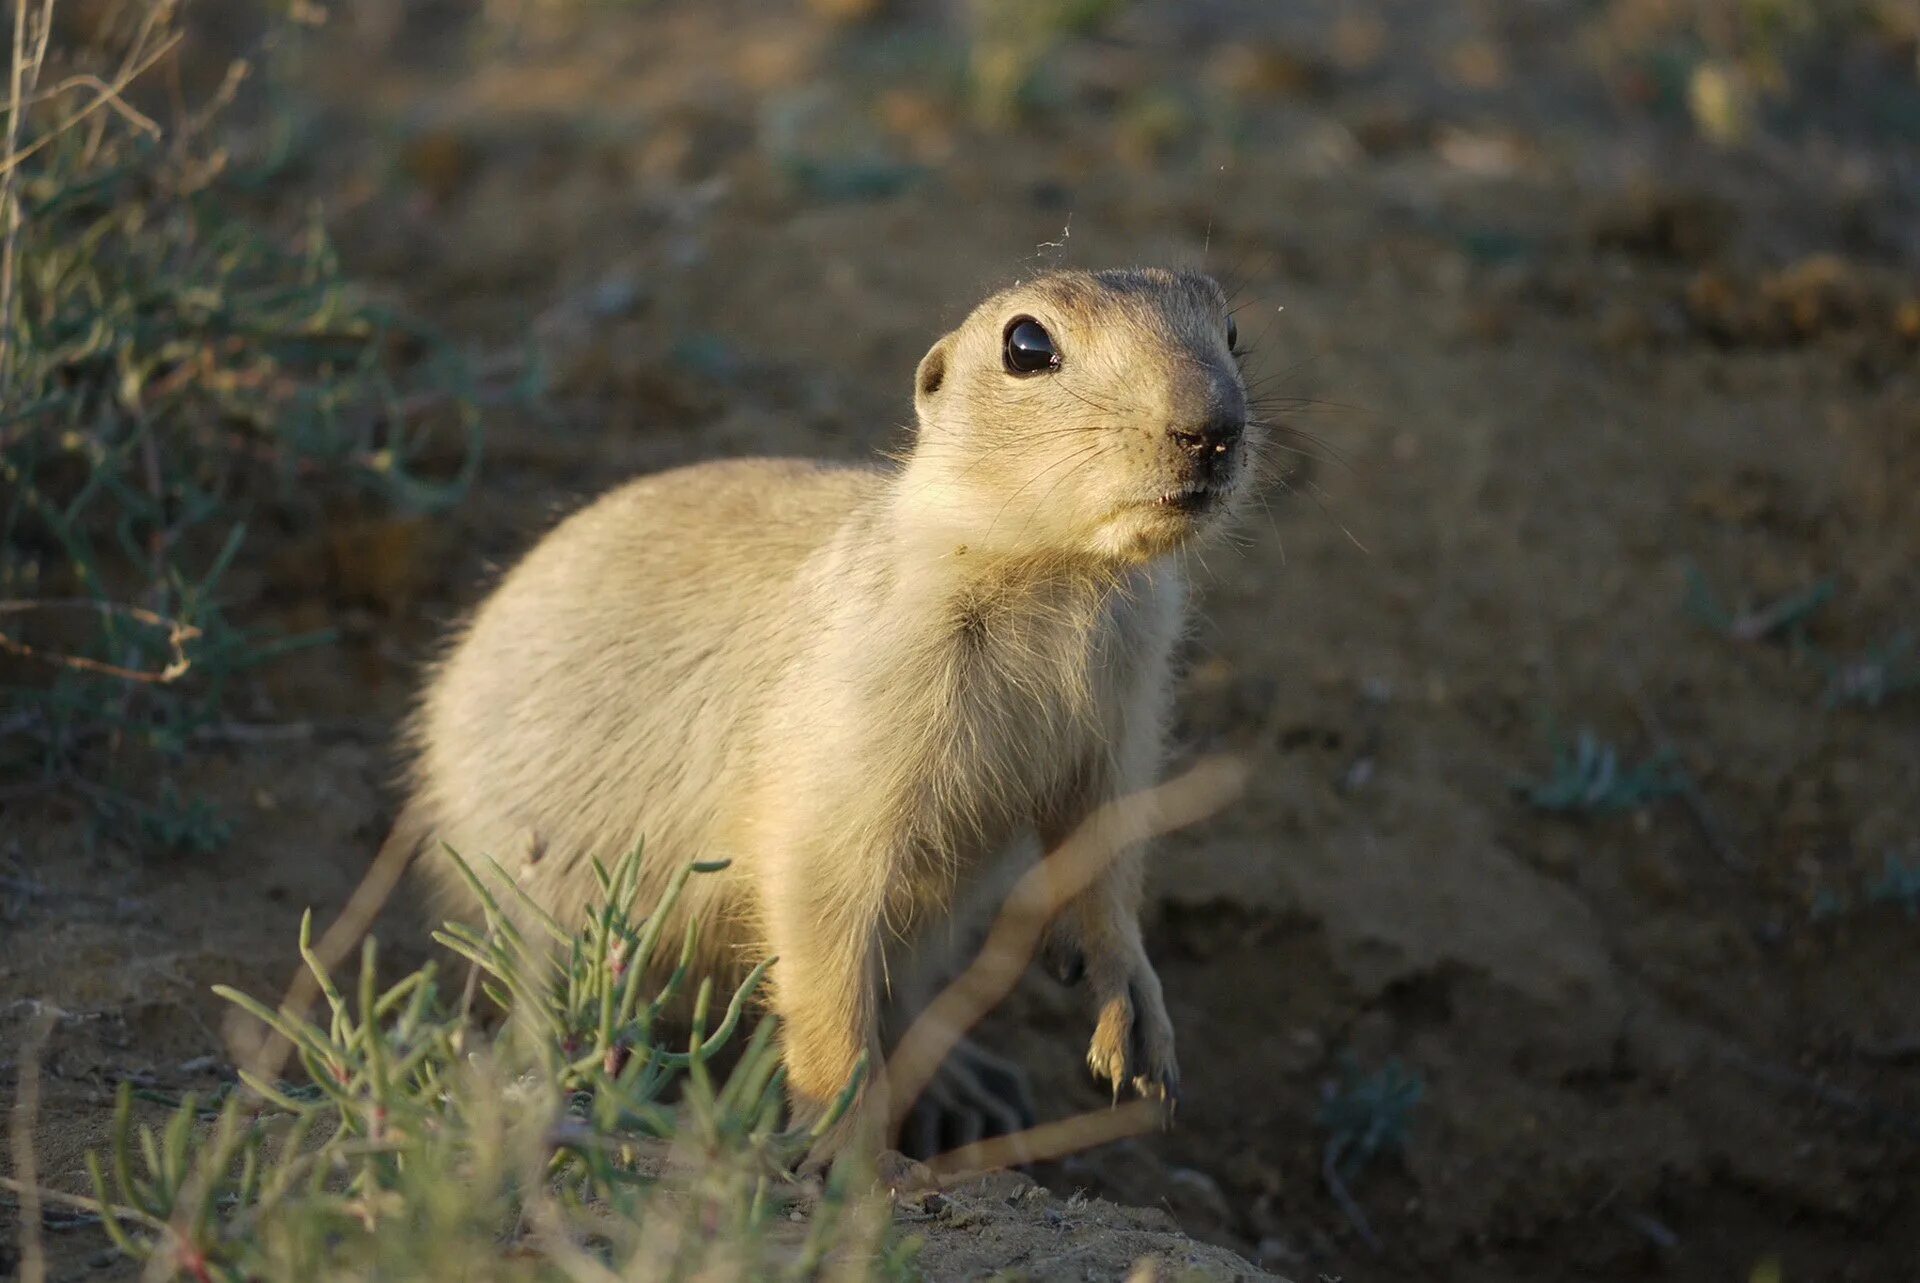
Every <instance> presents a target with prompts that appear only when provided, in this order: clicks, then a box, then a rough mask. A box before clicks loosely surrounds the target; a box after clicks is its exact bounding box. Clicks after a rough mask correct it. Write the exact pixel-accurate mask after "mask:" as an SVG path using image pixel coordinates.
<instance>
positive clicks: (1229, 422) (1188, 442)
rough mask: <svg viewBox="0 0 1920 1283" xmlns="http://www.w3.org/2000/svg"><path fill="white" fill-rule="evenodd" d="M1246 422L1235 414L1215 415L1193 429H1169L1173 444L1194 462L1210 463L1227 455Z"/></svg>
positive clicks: (1237, 439)
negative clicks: (1190, 456) (1218, 457)
mask: <svg viewBox="0 0 1920 1283" xmlns="http://www.w3.org/2000/svg"><path fill="white" fill-rule="evenodd" d="M1245 429H1246V421H1245V420H1244V419H1243V418H1241V416H1239V415H1237V414H1216V415H1214V416H1213V417H1212V418H1211V419H1208V420H1207V421H1206V422H1205V423H1202V424H1199V425H1198V426H1195V427H1185V428H1170V429H1168V433H1169V435H1171V436H1172V437H1173V439H1174V442H1175V443H1176V444H1178V445H1179V447H1180V448H1181V449H1182V450H1185V451H1186V452H1187V453H1188V454H1189V455H1192V456H1193V458H1194V459H1195V460H1198V461H1201V462H1211V461H1212V460H1213V459H1214V458H1215V457H1217V456H1220V455H1224V454H1227V453H1228V452H1229V451H1231V450H1232V449H1233V447H1234V445H1235V443H1237V442H1238V441H1239V440H1240V434H1241V432H1243V431H1244V430H1245Z"/></svg>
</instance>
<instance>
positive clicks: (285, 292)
mask: <svg viewBox="0 0 1920 1283" xmlns="http://www.w3.org/2000/svg"><path fill="white" fill-rule="evenodd" d="M176 17H177V14H176V6H175V5H173V4H170V3H158V4H152V5H126V6H117V7H115V6H109V7H108V8H106V9H104V10H102V9H100V7H98V6H94V7H91V8H89V9H88V11H87V12H86V13H85V14H83V15H81V19H82V20H84V30H83V31H82V32H81V34H79V35H74V34H73V30H72V28H73V27H74V26H75V25H76V24H67V23H62V22H61V21H60V18H61V15H60V14H59V13H57V12H56V6H55V4H54V3H53V2H52V0H41V2H40V3H24V4H21V5H19V6H16V7H15V10H14V13H13V19H14V22H13V31H12V33H11V34H12V89H13V92H12V93H11V94H10V95H9V109H8V113H7V118H6V122H5V135H4V152H0V166H4V168H3V169H0V211H3V215H0V216H3V217H4V249H3V253H4V260H3V261H0V479H4V483H5V484H4V487H0V494H3V497H0V647H3V648H4V651H3V652H0V680H4V683H5V689H6V711H5V713H4V714H0V778H4V779H6V780H7V781H9V782H8V783H6V784H5V785H4V786H0V789H3V790H4V791H0V798H4V797H18V796H21V795H24V794H30V793H34V792H41V791H49V790H62V791H66V792H69V793H72V794H75V795H77V796H79V797H81V798H83V799H84V800H85V801H86V803H87V804H88V806H89V808H90V809H91V810H92V812H93V813H94V814H95V815H96V816H97V817H98V818H99V819H100V820H102V821H103V822H105V824H106V825H107V826H108V828H109V830H110V831H112V832H114V833H116V834H118V835H121V836H123V837H131V838H137V839H142V840H144V841H145V842H147V843H150V844H158V845H162V846H166V847H172V848H181V849H205V848H207V847H210V846H213V845H215V844H217V843H218V842H219V841H220V840H221V839H222V837H223V828H222V825H221V823H220V820H219V817H218V816H217V815H215V814H214V813H213V812H212V811H210V810H209V809H208V808H207V807H206V806H205V804H204V803H202V802H198V801H193V800H183V799H182V798H181V797H180V796H179V795H178V793H177V791H176V790H175V787H174V785H173V784H172V782H171V780H170V778H169V774H168V769H169V764H170V763H173V762H177V761H178V760H179V758H180V756H181V755H182V754H184V753H186V752H187V751H188V750H189V749H190V748H191V746H193V745H194V744H195V743H196V742H203V741H205V740H209V739H218V738H220V737H221V734H222V729H223V726H224V725H225V718H226V716H227V713H228V710H229V708H230V706H231V704H232V702H233V699H232V697H233V695H234V692H235V687H236V682H237V679H238V678H239V677H240V676H241V675H242V674H243V673H244V672H245V671H246V670H247V669H249V668H250V667H252V666H254V665H257V664H259V663H261V662H262V661H264V660H266V659H269V658H271V657H273V656H275V655H277V654H281V653H284V652H285V651H286V650H288V649H290V648H293V647H297V646H301V645H307V644H311V643H313V642H315V641H321V640H324V637H293V638H288V637H277V638H276V637H270V636H266V635H263V634H261V633H260V632H258V631H257V630H252V629H249V628H247V627H245V626H244V624H243V622H242V621H240V620H237V619H235V618H232V617H231V616H230V614H229V607H230V606H231V605H232V600H231V594H230V593H229V590H228V585H229V584H230V583H231V582H232V579H233V578H234V576H233V571H234V570H235V568H236V567H237V566H244V565H245V564H246V562H247V560H248V557H249V552H250V547H251V545H250V542H249V539H248V530H249V526H250V524H251V523H255V522H257V521H258V520H259V519H261V518H268V519H270V520H273V521H275V522H278V523H280V524H281V525H283V526H286V527H294V526H297V525H299V524H300V523H302V522H309V521H311V520H312V519H313V518H314V517H315V516H316V515H317V514H318V512H319V511H320V508H321V506H322V505H323V503H325V502H327V501H328V500H329V499H331V498H332V497H334V496H337V495H342V494H363V495H367V496H371V497H373V498H375V499H376V500H377V501H378V502H382V503H385V504H390V505H394V506H397V507H400V508H405V509H412V510H420V509H430V508H434V507H438V506H441V505H444V504H446V503H448V502H450V501H452V500H453V499H455V498H456V497H457V496H458V495H459V494H460V493H461V491H462V490H463V489H464V488H465V486H466V484H467V482H468V481H469V480H470V478H471V477H472V475H473V471H474V468H475V466H476V465H477V462H478V458H479V423H478V418H477V414H476V410H475V404H474V398H473V394H472V393H473V388H472V371H471V370H470V368H469V365H468V363H467V361H466V360H465V359H464V358H463V357H462V355H461V354H460V353H459V352H458V351H456V350H455V349H454V348H452V347H451V346H450V345H449V344H448V343H447V342H446V341H445V340H443V339H442V338H441V337H439V336H438V335H436V334H435V333H434V332H433V331H432V329H431V328H430V327H427V326H425V325H423V324H422V323H420V322H419V321H418V320H416V319H414V318H411V317H408V316H406V315H404V314H402V313H400V312H398V311H395V310H394V309H391V308H389V307H386V306H383V305H382V304H381V303H379V302H378V301H376V300H375V299H374V298H373V297H371V296H370V295H369V294H368V293H367V292H366V291H365V290H363V289H361V288H359V287H358V286H357V285H356V284H355V283H354V282H353V281H352V280H351V279H349V278H348V277H347V276H346V275H345V274H344V273H343V272H342V270H341V267H340V264H339V261H338V259H337V258H336V256H335V255H334V252H333V250H332V248H331V246H330V245H329V244H328V241H327V238H326V234H325V232H324V230H323V228H322V227H321V225H320V221H319V218H318V216H317V214H311V215H309V216H307V217H305V218H301V219H298V220H295V221H294V222H292V223H291V224H289V223H287V222H285V221H283V220H280V219H276V218H275V217H273V216H271V215H270V214H269V213H268V212H267V211H266V209H265V207H264V206H263V204H262V202H260V201H259V200H258V199H257V197H258V195H259V193H261V192H262V191H263V189H265V188H267V187H268V186H269V185H270V184H272V183H274V182H275V181H276V179H278V178H280V177H281V176H282V174H283V173H284V171H285V169H286V167H287V166H288V164H289V162H290V159H291V156H292V150H293V148H292V138H291V135H290V132H289V130H288V129H286V128H285V127H284V122H276V121H275V120H274V119H273V118H272V117H270V116H269V118H268V122H267V123H268V125H269V126H273V127H268V128H255V129H252V130H242V129H240V128H238V127H237V126H236V125H234V124H233V123H232V122H233V121H234V119H235V118H236V116H237V114H238V113H237V110H236V106H235V104H236V99H237V98H239V97H240V95H241V93H242V89H243V86H244V85H246V83H247V82H248V80H249V79H250V78H252V79H255V80H258V79H261V78H263V77H265V78H267V79H270V78H271V76H272V72H273V53H274V50H275V49H276V48H278V47H279V46H278V43H277V42H278V41H280V40H281V39H283V38H285V37H286V34H287V27H286V25H285V23H284V22H280V21H276V22H274V23H273V24H271V26H270V28H269V36H268V39H267V42H266V43H264V44H262V45H260V46H259V47H257V48H256V49H254V50H253V51H251V52H250V53H249V55H248V56H247V57H245V58H242V59H240V60H238V61H235V62H233V63H232V64H231V65H230V66H229V67H228V68H227V70H226V74H225V75H224V77H223V78H221V79H220V80H219V82H218V84H217V85H216V86H215V87H214V88H213V89H212V90H211V91H210V92H209V93H208V94H207V95H206V96H205V98H204V100H203V101H201V102H199V103H198V104H197V105H195V106H193V107H192V108H191V109H183V108H179V107H177V106H176V107H175V108H174V110H173V111H172V112H171V113H169V115H170V118H169V119H168V120H167V122H166V123H165V124H163V123H162V122H161V120H160V119H159V118H157V117H156V115H153V114H149V110H150V109H151V105H150V104H147V103H145V100H144V98H143V97H142V94H141V90H142V87H143V85H144V84H145V82H146V80H147V79H150V78H152V77H153V76H155V75H157V74H159V72H160V71H161V70H163V69H166V68H169V67H173V70H174V72H175V73H176V79H177V71H178V68H177V67H174V66H173V63H174V60H176V59H179V58H180V57H181V56H182V54H183V51H185V50H187V49H189V48H191V42H190V41H189V39H188V36H187V33H186V32H184V31H183V30H181V29H179V28H178V27H177V26H176V25H175V19H176ZM155 96H156V97H158V95H155ZM256 114H258V113H256ZM429 455H432V456H435V461H434V464H433V467H432V469H431V470H429V469H428V468H427V467H426V466H425V461H426V460H427V458H428V456H429Z"/></svg>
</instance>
